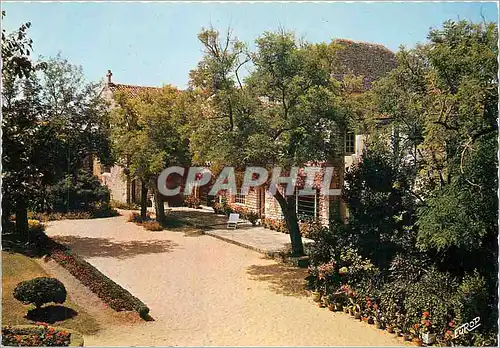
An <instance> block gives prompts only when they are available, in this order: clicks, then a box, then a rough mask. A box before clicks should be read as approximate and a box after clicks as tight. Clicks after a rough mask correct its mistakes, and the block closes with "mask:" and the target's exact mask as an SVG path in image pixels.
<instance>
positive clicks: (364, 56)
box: [333, 39, 396, 91]
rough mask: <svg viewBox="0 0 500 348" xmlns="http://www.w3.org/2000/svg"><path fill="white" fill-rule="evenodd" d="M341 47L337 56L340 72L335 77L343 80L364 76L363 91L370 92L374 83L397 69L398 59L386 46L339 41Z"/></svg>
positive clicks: (337, 41)
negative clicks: (347, 76)
mask: <svg viewBox="0 0 500 348" xmlns="http://www.w3.org/2000/svg"><path fill="white" fill-rule="evenodd" d="M333 42H334V43H336V44H338V45H339V46H340V48H339V50H338V51H337V54H336V59H337V62H336V63H337V65H338V67H339V72H338V73H337V74H335V77H336V78H337V79H339V80H343V77H344V75H347V74H353V75H355V76H363V90H365V91H366V90H368V89H369V88H370V87H371V84H372V82H373V81H375V80H378V79H379V78H381V77H383V76H384V75H386V74H387V73H388V72H389V71H391V70H392V69H394V68H395V67H396V57H395V55H394V53H393V52H392V51H390V50H389V49H388V48H386V47H385V46H382V45H379V44H373V43H366V42H356V41H351V40H343V39H337V40H334V41H333Z"/></svg>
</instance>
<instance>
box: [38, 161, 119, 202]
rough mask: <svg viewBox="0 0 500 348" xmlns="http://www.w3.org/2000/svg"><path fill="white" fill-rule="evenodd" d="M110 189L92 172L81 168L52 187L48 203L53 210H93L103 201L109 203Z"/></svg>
mask: <svg viewBox="0 0 500 348" xmlns="http://www.w3.org/2000/svg"><path fill="white" fill-rule="evenodd" d="M109 197H110V193H109V189H108V188H107V187H106V186H104V185H101V182H100V181H99V179H97V178H96V177H95V176H94V175H93V174H92V173H90V172H88V171H86V170H79V171H78V172H77V173H76V174H73V175H69V176H67V177H66V178H65V179H63V180H61V181H60V182H58V183H57V184H55V185H54V186H52V187H51V189H50V192H49V195H48V204H49V206H50V207H51V208H52V210H53V211H56V212H68V211H92V210H96V209H97V208H98V204H99V203H102V202H106V203H109Z"/></svg>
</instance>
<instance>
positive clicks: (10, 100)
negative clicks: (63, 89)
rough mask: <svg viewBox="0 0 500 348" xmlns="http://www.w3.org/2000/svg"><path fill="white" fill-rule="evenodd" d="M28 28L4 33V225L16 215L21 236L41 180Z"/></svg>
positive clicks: (37, 107)
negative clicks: (36, 153) (35, 160)
mask: <svg viewBox="0 0 500 348" xmlns="http://www.w3.org/2000/svg"><path fill="white" fill-rule="evenodd" d="M4 16H5V12H4V11H2V18H3V17H4ZM29 27H30V23H26V24H23V25H22V26H21V27H20V28H19V29H18V30H17V31H16V32H13V33H10V34H7V33H6V32H5V29H3V30H2V61H3V64H2V84H3V88H2V210H3V213H2V217H3V219H2V225H3V226H4V227H5V226H6V222H8V221H9V219H10V215H11V214H12V213H15V214H16V231H17V232H18V233H19V234H22V233H25V232H26V231H27V230H28V215H27V208H28V205H27V201H28V198H29V197H31V195H32V194H33V192H34V191H35V190H36V187H37V182H38V180H39V178H40V175H39V172H38V169H37V168H36V167H35V166H33V165H32V164H31V162H32V159H33V157H32V150H33V149H34V147H35V144H34V137H35V135H36V132H37V127H38V125H37V118H38V117H39V116H40V113H41V112H42V110H41V102H40V100H39V98H38V97H37V89H38V86H36V83H35V82H34V80H33V74H34V72H35V69H36V66H35V64H34V63H33V62H32V61H31V59H30V52H31V50H32V40H31V39H29V38H28V36H27V30H28V28H29Z"/></svg>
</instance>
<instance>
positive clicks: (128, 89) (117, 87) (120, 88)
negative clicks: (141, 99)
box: [108, 83, 161, 97]
mask: <svg viewBox="0 0 500 348" xmlns="http://www.w3.org/2000/svg"><path fill="white" fill-rule="evenodd" d="M108 86H109V89H110V90H111V92H113V93H115V92H125V93H127V94H129V95H130V96H131V97H137V96H138V95H139V94H140V93H141V92H143V91H158V90H160V89H161V88H160V87H149V86H135V85H124V84H120V83H109V84H108Z"/></svg>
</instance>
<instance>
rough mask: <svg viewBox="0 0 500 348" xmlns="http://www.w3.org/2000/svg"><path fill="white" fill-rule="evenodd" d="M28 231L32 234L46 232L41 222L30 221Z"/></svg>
mask: <svg viewBox="0 0 500 348" xmlns="http://www.w3.org/2000/svg"><path fill="white" fill-rule="evenodd" d="M28 229H29V232H31V233H33V232H34V233H37V232H44V231H45V225H44V224H42V223H41V222H40V221H39V220H34V219H29V220H28Z"/></svg>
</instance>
